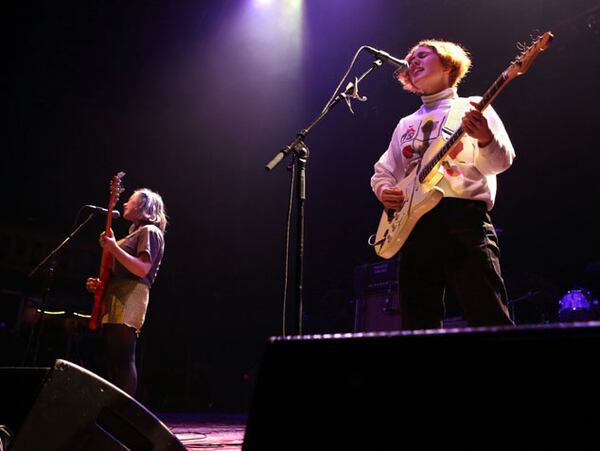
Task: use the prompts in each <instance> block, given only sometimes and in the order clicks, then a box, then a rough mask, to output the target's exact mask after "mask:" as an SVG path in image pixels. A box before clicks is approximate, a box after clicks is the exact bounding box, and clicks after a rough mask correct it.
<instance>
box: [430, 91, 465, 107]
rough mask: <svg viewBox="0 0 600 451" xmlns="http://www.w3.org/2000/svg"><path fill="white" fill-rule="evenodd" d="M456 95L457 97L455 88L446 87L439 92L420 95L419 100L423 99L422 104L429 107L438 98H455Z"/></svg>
mask: <svg viewBox="0 0 600 451" xmlns="http://www.w3.org/2000/svg"><path fill="white" fill-rule="evenodd" d="M457 97H458V93H457V91H456V88H446V89H442V90H441V91H439V92H436V93H435V94H430V95H426V96H421V100H422V101H423V104H424V105H425V106H426V107H427V108H431V107H433V106H434V105H435V104H436V103H437V102H439V101H440V100H444V99H455V98H457Z"/></svg>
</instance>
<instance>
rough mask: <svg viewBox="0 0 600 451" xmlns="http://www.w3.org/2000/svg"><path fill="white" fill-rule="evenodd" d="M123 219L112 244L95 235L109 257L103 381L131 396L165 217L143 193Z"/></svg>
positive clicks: (159, 204) (91, 286)
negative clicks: (122, 231)
mask: <svg viewBox="0 0 600 451" xmlns="http://www.w3.org/2000/svg"><path fill="white" fill-rule="evenodd" d="M123 218H125V219H126V220H128V221H130V222H131V227H130V228H129V234H128V235H127V236H126V237H124V238H123V239H121V240H119V241H116V240H115V238H114V236H112V233H111V234H110V235H109V234H107V233H106V232H103V233H102V234H101V235H100V245H101V246H102V248H103V250H104V251H105V252H108V253H110V254H111V255H112V256H113V257H114V264H113V267H112V274H111V276H110V279H109V280H108V283H107V285H106V289H105V291H104V293H103V297H102V302H104V304H105V309H104V312H105V313H104V315H103V317H102V319H101V322H102V335H103V341H104V349H105V353H106V363H107V371H108V380H109V381H110V382H112V383H113V384H115V385H116V386H117V387H119V388H121V389H122V390H123V391H125V392H126V393H127V394H129V395H130V396H135V393H136V389H137V368H136V358H135V354H136V343H137V338H138V335H139V333H140V330H141V328H142V325H143V324H144V320H145V317H146V310H147V308H148V301H149V297H150V287H151V286H152V284H153V282H154V280H155V278H156V274H157V272H158V269H159V267H160V263H161V260H162V257H163V253H164V247H165V241H164V232H165V228H166V227H167V216H166V212H165V207H164V203H163V200H162V197H161V196H160V195H159V194H158V193H156V192H154V191H151V190H149V189H147V188H142V189H138V190H136V191H135V192H134V193H133V194H132V195H131V197H130V198H129V200H128V201H127V202H126V203H125V204H124V205H123ZM99 284H100V279H98V278H88V279H87V282H86V288H87V290H88V291H90V292H92V293H93V292H95V291H96V289H97V288H98V287H99Z"/></svg>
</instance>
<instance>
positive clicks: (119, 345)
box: [103, 323, 137, 396]
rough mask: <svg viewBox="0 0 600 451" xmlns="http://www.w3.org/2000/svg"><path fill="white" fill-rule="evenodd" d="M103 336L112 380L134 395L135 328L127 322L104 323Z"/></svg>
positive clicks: (135, 379)
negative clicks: (126, 323)
mask: <svg viewBox="0 0 600 451" xmlns="http://www.w3.org/2000/svg"><path fill="white" fill-rule="evenodd" d="M103 336H104V350H105V353H106V369H107V371H108V378H109V380H110V382H112V383H113V384H115V385H116V386H117V387H119V388H120V389H121V390H123V391H124V392H126V393H127V394H129V395H130V396H134V395H135V391H136V388H137V368H136V365H135V345H136V342H137V334H136V331H135V329H134V328H132V327H129V326H126V325H125V324H110V323H109V324H104V326H103Z"/></svg>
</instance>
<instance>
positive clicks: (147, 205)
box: [134, 188, 167, 233]
mask: <svg viewBox="0 0 600 451" xmlns="http://www.w3.org/2000/svg"><path fill="white" fill-rule="evenodd" d="M137 193H139V194H140V195H141V196H142V198H143V200H144V202H143V204H142V206H141V207H140V211H139V214H140V216H141V217H142V218H143V219H142V222H146V223H149V224H154V225H155V226H157V227H158V228H159V229H160V230H161V231H162V232H163V233H164V231H165V229H166V228H167V212H166V211H165V204H164V202H163V199H162V197H161V195H160V194H158V193H156V192H154V191H152V190H150V189H148V188H139V189H136V190H135V191H134V194H137Z"/></svg>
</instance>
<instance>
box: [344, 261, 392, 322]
mask: <svg viewBox="0 0 600 451" xmlns="http://www.w3.org/2000/svg"><path fill="white" fill-rule="evenodd" d="M354 296H355V310H354V332H382V331H393V330H400V329H401V328H402V321H401V314H400V310H401V309H400V307H401V302H400V296H399V294H398V261H397V260H396V259H394V260H388V261H384V262H378V263H371V264H365V265H360V266H357V267H356V268H355V269H354Z"/></svg>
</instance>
